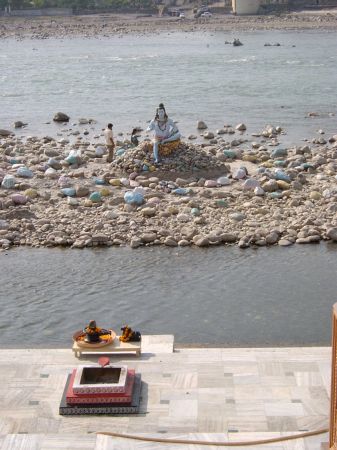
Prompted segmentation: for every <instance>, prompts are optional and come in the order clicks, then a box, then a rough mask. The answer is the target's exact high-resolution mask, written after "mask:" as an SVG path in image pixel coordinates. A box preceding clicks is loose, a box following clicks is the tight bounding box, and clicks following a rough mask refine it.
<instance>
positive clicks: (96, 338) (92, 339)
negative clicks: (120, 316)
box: [83, 320, 109, 344]
mask: <svg viewBox="0 0 337 450" xmlns="http://www.w3.org/2000/svg"><path fill="white" fill-rule="evenodd" d="M83 332H84V333H85V338H84V342H87V343H90V344H94V343H97V342H100V337H101V336H103V335H105V334H109V331H108V330H104V329H103V328H100V327H98V326H97V325H96V320H90V322H89V325H88V326H86V327H85V328H84V330H83Z"/></svg>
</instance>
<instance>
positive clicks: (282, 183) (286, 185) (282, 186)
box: [276, 180, 290, 190]
mask: <svg viewBox="0 0 337 450" xmlns="http://www.w3.org/2000/svg"><path fill="white" fill-rule="evenodd" d="M276 183H277V186H278V187H279V189H282V190H287V189H289V188H290V184H289V183H286V182H285V181H282V180H278V181H276Z"/></svg>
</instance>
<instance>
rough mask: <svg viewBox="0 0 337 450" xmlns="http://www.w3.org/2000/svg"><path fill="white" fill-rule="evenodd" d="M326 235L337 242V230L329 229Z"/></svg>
mask: <svg viewBox="0 0 337 450" xmlns="http://www.w3.org/2000/svg"><path fill="white" fill-rule="evenodd" d="M326 235H327V237H328V238H329V239H331V240H332V241H334V242H337V228H329V229H328V231H327V232H326Z"/></svg>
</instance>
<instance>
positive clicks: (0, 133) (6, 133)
mask: <svg viewBox="0 0 337 450" xmlns="http://www.w3.org/2000/svg"><path fill="white" fill-rule="evenodd" d="M12 134H13V133H12V132H11V131H9V130H3V129H1V128H0V136H2V137H8V136H11V135H12Z"/></svg>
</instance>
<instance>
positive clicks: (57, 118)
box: [53, 112, 70, 122]
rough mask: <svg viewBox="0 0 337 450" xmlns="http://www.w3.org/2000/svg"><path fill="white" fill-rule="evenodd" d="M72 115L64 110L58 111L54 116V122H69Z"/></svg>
mask: <svg viewBox="0 0 337 450" xmlns="http://www.w3.org/2000/svg"><path fill="white" fill-rule="evenodd" d="M69 119H70V117H69V116H67V114H65V113H62V112H57V113H56V114H55V116H54V118H53V120H54V122H69Z"/></svg>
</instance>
